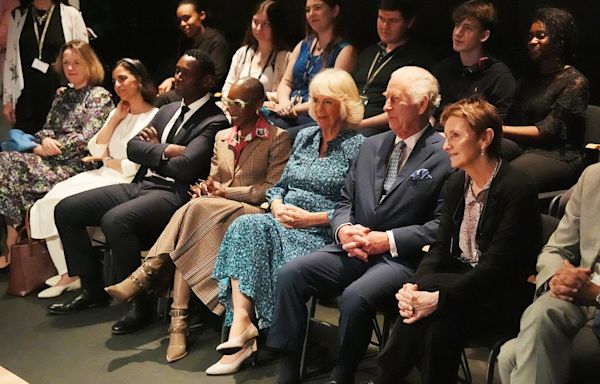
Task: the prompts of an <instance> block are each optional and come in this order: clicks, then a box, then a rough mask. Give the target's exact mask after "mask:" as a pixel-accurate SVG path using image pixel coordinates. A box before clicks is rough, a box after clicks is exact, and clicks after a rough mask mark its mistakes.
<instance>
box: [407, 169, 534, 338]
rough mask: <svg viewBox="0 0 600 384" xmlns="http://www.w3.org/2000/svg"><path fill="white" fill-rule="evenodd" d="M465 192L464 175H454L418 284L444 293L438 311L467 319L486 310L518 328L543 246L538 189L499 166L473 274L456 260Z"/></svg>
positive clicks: (484, 214) (484, 215) (522, 176)
mask: <svg viewBox="0 0 600 384" xmlns="http://www.w3.org/2000/svg"><path fill="white" fill-rule="evenodd" d="M464 191H465V173H464V172H463V171H456V172H454V173H453V174H452V175H450V177H449V178H448V181H447V182H446V185H445V187H444V192H443V196H444V197H443V198H444V207H443V211H442V217H441V219H440V228H439V232H438V235H437V239H436V241H435V242H434V243H433V244H432V245H431V249H430V250H429V253H428V254H427V255H426V256H425V257H424V258H423V261H422V262H421V264H420V265H419V268H418V269H417V271H416V273H415V276H414V280H415V281H416V283H417V284H418V285H419V287H420V288H421V289H423V290H427V291H434V290H439V291H440V298H439V303H438V310H439V311H454V312H456V311H461V312H462V313H464V314H466V313H469V312H472V311H480V310H481V309H482V308H487V309H490V310H491V311H493V313H495V315H494V316H493V318H490V321H496V322H498V324H501V325H503V326H504V327H506V326H507V325H510V326H511V328H514V327H515V326H518V321H519V318H520V316H521V313H522V312H523V310H524V309H525V308H526V307H527V305H528V304H529V303H530V302H531V299H532V297H533V290H534V285H533V284H531V283H528V282H527V277H528V276H530V275H531V274H533V273H535V262H536V258H537V254H538V252H539V250H540V248H541V245H542V226H541V219H540V212H539V207H538V197H537V191H536V187H535V185H534V184H533V182H532V180H531V179H530V178H529V177H528V176H526V175H525V174H523V173H521V172H520V171H518V170H516V169H514V168H513V167H511V166H510V164H508V163H503V164H502V165H501V167H500V169H499V170H498V174H497V175H496V177H495V178H494V180H493V181H492V184H491V186H490V190H489V194H488V198H487V203H486V205H485V208H484V211H483V212H482V215H481V217H480V220H479V225H478V230H477V235H476V241H477V244H478V246H479V250H480V251H481V255H480V257H479V263H478V264H477V266H476V267H474V268H472V267H471V266H470V265H467V264H465V263H462V262H460V261H458V259H457V257H458V256H459V255H460V249H459V245H458V239H459V235H460V226H461V223H462V220H463V213H464V204H465V203H464V201H465V199H464ZM460 308H463V309H462V310H461V309H460ZM488 313H489V312H488ZM507 323H508V324H507Z"/></svg>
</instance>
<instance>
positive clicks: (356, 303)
mask: <svg viewBox="0 0 600 384" xmlns="http://www.w3.org/2000/svg"><path fill="white" fill-rule="evenodd" d="M439 102H440V96H439V91H438V83H437V80H436V79H435V78H434V77H433V76H432V75H431V74H430V73H429V72H427V71H426V70H425V69H423V68H419V67H411V66H406V67H403V68H400V69H398V70H396V71H395V72H394V73H392V76H391V78H390V81H389V83H388V87H387V90H386V102H385V106H384V111H385V113H386V115H387V118H388V122H389V126H390V129H391V131H390V132H385V133H381V134H379V135H375V136H371V137H369V138H367V139H366V140H365V141H364V143H363V144H362V146H361V148H360V151H359V153H358V156H357V157H356V159H355V160H354V163H353V166H352V168H351V170H350V172H349V173H348V177H347V180H346V184H345V186H344V187H343V188H342V191H341V193H342V199H341V201H340V202H339V203H338V205H337V206H336V209H335V213H334V216H333V221H332V223H331V226H332V228H333V230H334V232H335V235H336V240H337V244H331V245H328V246H325V247H324V248H321V249H320V250H318V251H316V252H313V253H311V254H309V255H306V256H303V257H299V258H297V259H294V260H292V261H291V262H289V263H288V264H286V265H285V266H284V267H283V268H282V269H281V271H280V272H279V277H278V281H279V285H278V287H277V291H276V297H277V300H276V303H277V304H276V307H275V313H274V318H273V324H272V326H271V329H270V332H269V338H268V340H267V345H268V346H269V347H273V348H277V349H280V350H283V351H284V352H287V353H286V354H285V355H284V357H283V359H282V360H281V365H282V366H281V370H280V372H281V373H280V382H281V383H298V382H299V377H298V372H299V367H298V366H299V354H298V351H299V350H300V349H301V347H302V342H303V332H304V330H305V328H306V315H307V314H306V305H305V303H306V301H307V300H308V299H309V298H310V297H311V296H317V297H319V296H327V295H331V294H333V293H339V292H341V291H343V293H342V297H341V299H340V302H339V303H340V321H339V324H340V326H339V356H338V360H337V364H336V367H335V369H334V371H333V373H332V375H331V382H336V383H352V382H354V373H355V371H356V367H357V365H358V363H359V362H360V359H361V358H362V356H363V354H364V352H365V351H366V348H367V346H368V344H369V340H370V338H371V332H372V326H371V324H372V318H373V316H375V313H376V311H377V309H382V308H386V307H387V306H389V305H393V303H394V302H395V299H394V294H395V293H396V292H397V291H398V289H399V288H401V287H402V285H403V283H404V282H406V280H407V279H408V278H410V276H411V275H412V273H413V271H414V268H415V267H416V265H417V264H418V262H419V260H420V255H421V249H422V247H423V246H424V245H426V244H429V243H431V242H432V241H433V239H434V236H435V233H436V230H437V228H438V221H439V215H440V213H441V201H440V196H439V195H440V190H441V188H442V185H443V183H444V180H445V179H446V176H447V175H448V174H449V172H450V162H449V159H448V155H447V154H446V153H445V152H444V151H443V150H442V144H443V142H444V139H443V137H442V136H440V135H439V134H437V133H435V131H434V130H433V128H432V127H431V126H430V125H429V118H430V117H431V115H432V113H433V111H434V110H435V108H436V107H437V106H438V105H439Z"/></svg>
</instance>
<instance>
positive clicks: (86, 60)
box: [54, 40, 104, 85]
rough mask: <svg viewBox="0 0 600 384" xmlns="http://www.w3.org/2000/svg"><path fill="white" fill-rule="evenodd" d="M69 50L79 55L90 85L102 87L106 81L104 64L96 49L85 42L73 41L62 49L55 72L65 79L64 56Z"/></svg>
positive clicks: (57, 58) (55, 62)
mask: <svg viewBox="0 0 600 384" xmlns="http://www.w3.org/2000/svg"><path fill="white" fill-rule="evenodd" d="M67 49H71V50H73V51H75V52H77V54H78V55H79V58H80V59H81V62H82V63H83V64H84V70H85V74H86V75H87V77H88V82H87V83H88V85H100V84H102V82H103V81H104V68H103V67H102V63H100V60H99V59H98V56H96V52H94V49H93V48H92V47H91V46H90V45H89V44H88V43H86V42H85V41H82V40H71V41H69V42H67V43H65V44H63V46H62V47H61V48H60V52H59V53H58V56H57V57H56V60H55V61H54V70H55V71H56V72H57V73H58V74H60V75H61V76H62V77H65V72H64V71H63V56H64V54H65V51H66V50H67Z"/></svg>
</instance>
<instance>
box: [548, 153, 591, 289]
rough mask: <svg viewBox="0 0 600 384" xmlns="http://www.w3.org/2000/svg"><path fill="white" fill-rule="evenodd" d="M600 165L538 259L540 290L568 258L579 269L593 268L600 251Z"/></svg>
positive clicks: (584, 180)
mask: <svg viewBox="0 0 600 384" xmlns="http://www.w3.org/2000/svg"><path fill="white" fill-rule="evenodd" d="M598 191H600V164H594V165H592V166H590V167H588V168H586V170H585V171H584V172H583V174H582V175H581V177H580V178H579V181H578V182H577V185H576V186H575V191H573V195H572V196H571V199H570V200H569V203H568V204H567V207H566V210H565V215H564V216H563V218H562V220H561V221H560V223H559V224H558V228H557V229H556V231H555V232H554V233H553V234H552V236H551V237H550V240H548V243H547V244H546V246H544V248H543V249H542V252H541V253H540V255H539V256H538V261H537V270H538V275H537V278H536V285H537V288H540V287H541V286H542V285H543V284H544V283H545V282H546V281H548V279H550V278H551V277H552V276H553V275H554V274H555V273H556V271H557V270H558V269H560V268H561V267H562V266H563V260H565V259H567V260H569V261H570V262H571V264H573V265H575V266H576V267H586V268H592V270H593V264H594V263H595V261H596V257H597V256H598V252H599V251H600V236H599V235H600V219H599V215H600V194H599V193H598Z"/></svg>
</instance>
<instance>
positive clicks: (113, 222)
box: [101, 209, 130, 239]
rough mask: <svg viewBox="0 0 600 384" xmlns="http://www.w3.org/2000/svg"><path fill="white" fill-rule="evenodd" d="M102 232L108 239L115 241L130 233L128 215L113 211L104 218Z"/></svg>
mask: <svg viewBox="0 0 600 384" xmlns="http://www.w3.org/2000/svg"><path fill="white" fill-rule="evenodd" d="M101 226H102V232H104V235H105V236H106V238H107V239H111V238H112V239H115V238H118V237H119V236H121V235H124V234H126V233H129V232H130V230H129V225H128V223H127V214H126V213H124V212H122V211H121V210H119V209H111V210H110V211H108V212H106V213H105V214H104V215H103V216H102V220H101Z"/></svg>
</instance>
